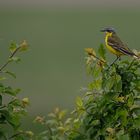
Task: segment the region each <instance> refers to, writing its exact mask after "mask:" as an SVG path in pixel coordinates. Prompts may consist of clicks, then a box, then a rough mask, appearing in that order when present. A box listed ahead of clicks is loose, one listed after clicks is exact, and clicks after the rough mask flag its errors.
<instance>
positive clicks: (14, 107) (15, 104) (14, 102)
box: [0, 41, 33, 140]
mask: <svg viewBox="0 0 140 140" xmlns="http://www.w3.org/2000/svg"><path fill="white" fill-rule="evenodd" d="M27 48H28V44H27V43H26V41H23V42H22V43H21V44H19V45H18V44H16V43H15V42H12V43H11V45H10V48H9V50H10V56H9V57H8V59H7V61H6V62H5V63H4V64H3V65H2V66H1V67H0V140H12V139H14V140H24V139H25V138H28V139H29V138H31V137H32V136H33V133H32V132H31V131H23V130H22V129H21V127H20V126H21V118H22V117H23V116H24V115H25V114H26V107H27V106H28V104H29V99H28V98H23V99H19V98H18V94H19V92H20V89H14V88H12V87H11V86H8V85H6V84H5V83H6V82H5V79H6V77H7V75H10V76H12V77H13V78H16V75H15V74H14V73H12V72H10V71H8V70H7V65H8V64H9V63H12V62H19V61H20V58H19V57H17V56H16V54H17V53H18V52H23V51H25V50H27Z"/></svg>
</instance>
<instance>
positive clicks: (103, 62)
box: [90, 54, 106, 63]
mask: <svg viewBox="0 0 140 140" xmlns="http://www.w3.org/2000/svg"><path fill="white" fill-rule="evenodd" d="M90 55H92V56H93V57H95V58H96V59H98V60H99V61H101V62H102V63H106V62H105V61H104V60H102V59H100V58H99V57H97V56H95V55H94V54H90Z"/></svg>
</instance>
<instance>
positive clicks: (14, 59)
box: [9, 56, 21, 63]
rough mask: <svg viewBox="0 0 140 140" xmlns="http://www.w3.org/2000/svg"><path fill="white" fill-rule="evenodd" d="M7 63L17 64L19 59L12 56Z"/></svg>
mask: <svg viewBox="0 0 140 140" xmlns="http://www.w3.org/2000/svg"><path fill="white" fill-rule="evenodd" d="M9 61H14V62H16V63H18V62H19V61H21V59H20V58H19V57H16V56H14V57H12V58H10V59H9Z"/></svg>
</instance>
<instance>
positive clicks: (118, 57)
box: [110, 56, 121, 66]
mask: <svg viewBox="0 0 140 140" xmlns="http://www.w3.org/2000/svg"><path fill="white" fill-rule="evenodd" d="M118 59H119V61H120V60H121V58H120V56H117V58H116V59H115V60H114V61H113V62H112V63H111V65H110V66H112V65H113V64H114V63H115V62H116V61H117V60H118Z"/></svg>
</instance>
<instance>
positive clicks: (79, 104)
mask: <svg viewBox="0 0 140 140" xmlns="http://www.w3.org/2000/svg"><path fill="white" fill-rule="evenodd" d="M76 105H77V106H78V107H82V106H83V101H82V99H81V97H79V96H78V97H77V99H76Z"/></svg>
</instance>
